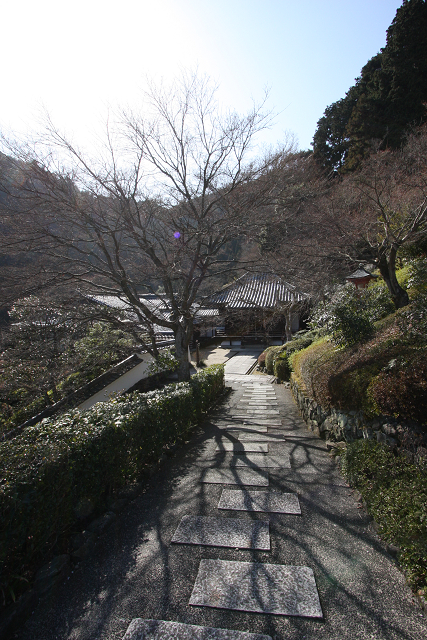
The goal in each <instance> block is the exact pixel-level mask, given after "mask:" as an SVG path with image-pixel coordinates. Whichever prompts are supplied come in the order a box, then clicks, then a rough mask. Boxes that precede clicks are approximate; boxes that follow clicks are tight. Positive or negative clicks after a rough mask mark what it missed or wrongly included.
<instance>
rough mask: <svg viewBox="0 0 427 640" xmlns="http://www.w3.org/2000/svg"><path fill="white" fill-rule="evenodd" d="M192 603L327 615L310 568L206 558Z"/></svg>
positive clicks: (318, 616)
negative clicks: (321, 604) (323, 611)
mask: <svg viewBox="0 0 427 640" xmlns="http://www.w3.org/2000/svg"><path fill="white" fill-rule="evenodd" d="M190 604H192V605H196V606H199V607H200V606H201V607H219V608H220V609H238V610H240V611H253V612H258V613H272V614H275V615H285V616H304V617H308V618H323V613H322V609H321V606H320V600H319V594H318V592H317V587H316V581H315V579H314V574H313V570H312V569H311V568H310V567H298V566H282V565H273V564H267V563H263V564H261V563H258V562H233V561H227V560H207V559H204V560H201V562H200V566H199V572H198V574H197V578H196V583H195V585H194V589H193V592H192V594H191V598H190Z"/></svg>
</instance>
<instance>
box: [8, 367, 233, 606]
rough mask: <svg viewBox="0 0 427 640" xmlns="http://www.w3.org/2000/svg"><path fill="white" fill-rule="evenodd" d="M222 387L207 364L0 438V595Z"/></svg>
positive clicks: (219, 371) (179, 434) (178, 434)
mask: <svg viewBox="0 0 427 640" xmlns="http://www.w3.org/2000/svg"><path fill="white" fill-rule="evenodd" d="M223 389H224V367H223V365H214V366H212V367H209V368H208V369H205V370H204V371H202V372H200V373H197V374H196V375H194V376H193V377H192V378H191V380H190V381H189V382H181V383H177V384H171V385H168V386H166V387H165V388H164V389H162V390H160V391H152V392H149V393H145V394H140V393H134V394H132V395H130V396H124V397H119V398H117V399H115V400H112V401H110V402H104V403H98V404H96V405H95V406H94V407H92V408H91V409H89V410H87V411H78V410H73V411H70V412H69V413H66V414H64V415H62V416H61V417H60V418H57V419H53V418H52V419H49V418H47V419H45V420H43V421H42V422H40V423H39V424H37V425H35V426H33V427H28V428H27V429H26V430H25V431H24V432H23V433H21V434H20V435H19V436H18V437H16V438H14V439H13V440H10V441H7V442H3V443H1V444H0V467H1V480H0V562H1V565H2V569H1V576H0V587H1V589H2V591H3V594H7V593H8V592H10V590H11V589H12V585H13V584H15V585H17V584H18V583H17V582H16V581H19V580H21V581H22V580H23V579H25V580H28V579H29V580H31V578H32V573H33V569H34V568H36V567H37V566H39V565H40V562H41V561H43V560H44V559H45V558H46V557H47V556H48V555H49V553H50V552H51V550H52V549H53V548H54V547H55V544H56V541H57V540H58V539H61V538H64V537H65V538H66V536H67V533H72V532H73V528H74V530H75V524H76V521H77V519H78V516H79V510H81V505H84V504H90V505H91V508H92V511H93V512H94V513H96V512H100V511H102V510H103V509H104V508H105V505H106V499H107V497H108V496H109V495H111V493H113V492H114V491H115V490H117V489H119V488H121V487H123V486H124V485H125V484H127V483H130V482H132V481H134V480H136V479H138V478H139V477H141V475H142V473H143V471H144V467H145V466H146V465H147V464H149V463H152V462H154V461H156V460H158V458H159V456H160V455H161V452H162V449H163V448H164V447H165V445H171V444H173V443H174V442H175V441H177V440H178V439H181V438H183V437H185V436H186V434H187V433H188V431H189V429H190V428H191V426H192V425H193V424H195V423H196V422H198V421H199V420H200V419H201V417H202V415H203V413H204V412H205V411H206V410H207V409H208V408H209V406H210V405H211V404H212V402H213V401H214V400H215V399H216V398H217V397H218V396H219V395H220V394H221V393H222V392H223ZM18 590H19V589H18Z"/></svg>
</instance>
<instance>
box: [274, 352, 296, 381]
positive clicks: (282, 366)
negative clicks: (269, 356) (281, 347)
mask: <svg viewBox="0 0 427 640" xmlns="http://www.w3.org/2000/svg"><path fill="white" fill-rule="evenodd" d="M291 373H292V367H291V365H290V362H289V358H288V354H287V353H286V351H283V352H282V353H281V354H280V355H279V356H278V357H277V358H276V360H275V361H274V375H275V376H276V378H278V379H279V380H284V381H288V380H290V378H291Z"/></svg>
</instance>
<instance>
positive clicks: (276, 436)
mask: <svg viewBox="0 0 427 640" xmlns="http://www.w3.org/2000/svg"><path fill="white" fill-rule="evenodd" d="M233 436H234V437H235V438H238V440H239V442H242V443H246V442H269V443H274V442H278V443H279V444H281V443H283V442H285V435H284V434H283V433H280V432H279V431H277V432H275V433H270V432H267V433H254V432H253V431H240V432H239V431H236V432H235V433H234V434H233Z"/></svg>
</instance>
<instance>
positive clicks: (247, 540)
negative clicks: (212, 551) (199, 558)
mask: <svg viewBox="0 0 427 640" xmlns="http://www.w3.org/2000/svg"><path fill="white" fill-rule="evenodd" d="M172 542H174V543H176V544H202V545H206V546H210V547H234V548H239V549H259V550H262V551H269V550H270V527H269V523H268V522H266V521H264V520H242V519H239V518H221V517H219V518H216V517H211V516H193V515H187V516H183V518H181V522H180V523H179V525H178V528H177V530H176V531H175V533H174V535H173V538H172Z"/></svg>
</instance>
